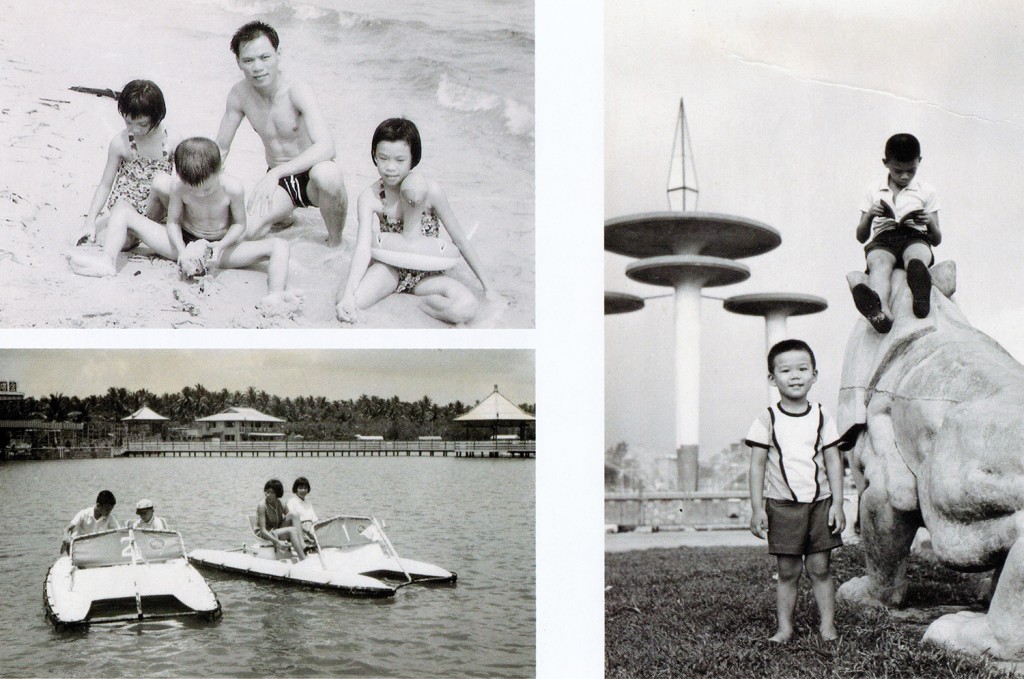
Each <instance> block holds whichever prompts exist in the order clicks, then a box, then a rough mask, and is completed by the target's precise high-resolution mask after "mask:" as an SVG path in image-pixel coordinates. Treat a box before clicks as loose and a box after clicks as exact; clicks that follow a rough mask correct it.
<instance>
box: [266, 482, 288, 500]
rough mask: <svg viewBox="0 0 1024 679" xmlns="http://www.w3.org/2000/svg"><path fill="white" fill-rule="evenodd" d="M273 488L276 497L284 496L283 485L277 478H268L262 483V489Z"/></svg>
mask: <svg viewBox="0 0 1024 679" xmlns="http://www.w3.org/2000/svg"><path fill="white" fill-rule="evenodd" d="M268 490H273V491H274V495H276V496H277V497H278V498H282V497H284V485H283V484H282V483H281V482H280V481H278V480H277V479H270V480H269V481H267V482H266V483H264V484H263V491H264V492H266V491H268Z"/></svg>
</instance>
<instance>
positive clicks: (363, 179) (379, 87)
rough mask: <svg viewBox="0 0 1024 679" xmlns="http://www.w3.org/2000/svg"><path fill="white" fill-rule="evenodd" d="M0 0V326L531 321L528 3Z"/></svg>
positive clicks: (511, 324)
mask: <svg viewBox="0 0 1024 679" xmlns="http://www.w3.org/2000/svg"><path fill="white" fill-rule="evenodd" d="M0 10H2V11H3V14H4V26H5V28H7V30H6V31H5V32H4V36H3V37H2V38H0V58H2V61H3V68H2V69H0V92H2V93H3V96H2V97H0V98H2V100H3V107H2V110H0V148H2V149H3V158H4V161H3V164H2V166H0V230H2V232H3V234H4V238H3V244H2V245H0V286H2V288H3V289H4V295H3V297H2V298H0V327H3V328H352V327H355V328H447V327H469V328H532V327H534V325H535V266H534V262H535V247H534V235H535V201H534V193H535V191H534V190H535V182H534V156H535V154H534V144H535V135H534V129H535V124H534V108H535V106H534V9H533V4H532V3H530V2H526V1H524V0H495V2H489V3H486V4H484V5H481V4H479V3H472V2H468V1H464V0H456V1H455V2H445V3H428V2H414V3H401V4H396V5H381V4H380V3H373V2H367V1H365V0H345V1H343V2H333V1H327V0H308V1H306V2H289V3H284V2H277V1H275V0H187V1H186V2H173V3H172V2H155V3H151V4H148V5H147V6H146V9H145V11H144V12H140V11H139V8H137V7H134V6H132V5H131V4H130V3H124V2H119V1H115V2H104V3H98V4H92V5H90V6H89V7H88V8H87V9H81V10H79V11H75V12H68V11H66V9H65V8H64V6H63V5H62V4H61V3H58V2H56V1H55V0H43V2H42V3H41V4H40V3H23V2H16V1H7V0H0ZM43 17H45V19H43ZM254 21H258V22H261V24H262V25H266V26H269V27H271V28H272V29H273V31H274V37H271V35H270V34H269V33H267V32H266V31H263V30H262V29H257V30H256V32H255V33H253V32H251V31H250V33H249V34H247V35H246V36H243V39H242V40H241V42H240V43H237V44H235V46H234V48H233V47H232V37H233V36H234V35H235V34H236V31H238V30H239V29H240V28H241V27H243V26H244V25H246V24H249V23H250V22H254ZM274 43H277V44H274ZM239 48H241V49H239ZM138 81H144V82H148V83H151V84H153V85H155V86H156V87H157V88H158V92H159V96H160V98H162V101H163V103H164V104H165V108H166V116H165V117H163V118H162V120H160V118H161V116H160V115H157V114H156V113H154V111H155V110H156V109H155V108H154V106H155V105H154V103H153V102H154V101H155V99H156V98H157V95H155V94H153V93H152V92H151V91H144V92H142V93H141V94H140V93H138V92H136V90H135V89H134V86H133V87H131V88H130V87H128V86H129V84H130V83H135V82H138ZM147 92H148V93H147ZM122 93H125V96H124V97H123V98H121V99H119V96H120V95H121V94H122ZM129 95H130V96H129ZM124 100H128V101H124ZM125 106H127V107H128V108H124V107H125ZM125 111H126V112H127V113H125ZM394 119H399V120H405V121H409V122H411V123H413V126H414V128H415V133H416V139H417V141H416V142H415V143H414V142H413V141H411V137H410V136H409V134H410V133H409V132H408V131H407V130H406V131H402V130H398V131H397V132H396V131H394V130H391V131H390V132H388V131H385V132H384V133H383V136H382V137H379V140H378V141H374V140H375V139H378V138H377V137H375V133H376V132H377V131H378V128H379V127H380V126H381V124H382V123H383V122H385V121H388V120H394ZM190 138H204V139H209V140H212V141H214V142H216V146H217V147H218V148H209V149H207V151H204V152H200V151H197V150H194V149H192V150H188V151H187V152H186V151H184V150H183V154H184V155H183V156H182V157H181V158H178V161H179V162H178V164H177V166H175V168H174V169H172V168H171V164H172V163H173V161H174V160H175V154H174V151H176V150H177V149H178V148H179V144H178V142H179V141H180V140H185V139H190ZM378 142H379V143H378ZM414 147H415V148H414ZM190 148H191V147H190ZM310 149H312V150H310ZM218 152H219V154H218ZM203 153H205V154H206V155H203ZM303 154H305V155H303ZM318 154H319V155H318ZM218 155H219V157H218ZM314 156H315V157H314ZM204 158H205V159H206V160H204V161H203V162H205V163H206V164H207V165H208V166H209V167H207V168H206V169H205V170H203V171H202V172H200V173H199V174H195V173H193V174H191V175H188V172H190V171H189V170H188V169H187V168H188V167H191V165H192V164H193V163H195V162H198V161H199V160H202V159H204ZM311 159H312V160H311ZM123 165H128V166H131V167H135V166H136V165H142V166H145V167H148V168H149V170H148V172H149V175H148V176H150V177H152V176H153V174H154V170H153V169H152V168H153V167H154V165H155V166H156V170H155V172H156V175H157V176H161V173H163V175H166V176H164V177H163V179H145V178H143V179H139V178H138V177H134V178H132V176H130V177H129V178H128V179H125V180H124V181H125V182H127V183H128V185H129V186H128V189H129V190H125V188H124V186H122V183H121V182H122V178H121V174H123V173H124V170H122V166H123ZM392 165H394V166H395V167H397V168H398V169H397V170H394V169H392ZM182 168H186V174H184V175H183V174H181V171H182ZM108 169H109V175H108ZM129 169H130V168H129ZM278 169H280V170H281V172H278ZM115 170H116V171H117V172H118V173H121V174H118V175H117V176H116V177H113V179H111V177H112V176H113V174H114V172H115ZM293 170H294V171H293ZM300 170H308V171H309V175H308V176H306V177H303V176H302V172H301V171H300ZM278 174H280V175H281V176H280V177H278V176H277V175H278ZM129 175H131V173H130V172H129ZM186 175H188V176H186ZM406 177H409V178H410V179H411V180H410V181H409V182H408V183H407V184H403V183H402V182H404V179H405V178H406ZM412 180H415V182H414V181H412ZM104 182H106V185H104ZM133 182H134V184H133ZM164 182H166V183H164ZM414 183H415V184H416V186H414ZM111 184H112V188H111V189H110V190H109V191H107V190H106V186H110V185H111ZM140 184H141V185H143V187H144V190H143V192H142V194H141V195H131V194H132V191H133V190H134V189H133V188H132V187H133V186H138V185H140ZM150 185H151V186H152V187H155V188H153V190H152V191H150V192H149V194H147V193H146V190H147V189H145V187H148V186H150ZM204 192H205V193H204ZM108 193H109V195H107V194H108ZM99 194H104V195H99ZM161 199H162V200H163V204H158V205H157V207H156V208H155V209H156V210H157V212H156V213H149V212H148V210H149V209H150V207H151V206H150V204H149V202H148V201H150V200H156V201H157V203H159V202H160V200H161ZM275 201H277V202H275ZM281 201H284V202H281ZM289 201H290V202H289ZM243 202H244V203H245V205H246V209H245V210H244V213H245V219H244V221H245V222H246V224H244V225H241V224H239V221H240V214H241V212H243V211H240V210H239V206H240V205H242V204H243ZM126 203H128V204H131V205H132V206H134V207H129V208H126V209H127V210H128V212H126V213H125V215H122V216H119V217H118V218H116V219H112V217H115V213H116V212H117V211H118V210H117V208H118V207H119V206H120V207H124V205H125V204H126ZM360 206H363V207H360ZM128 215H131V217H129V216H128ZM144 218H151V219H150V221H148V222H147V221H146V219H144ZM445 222H447V223H445ZM108 223H109V224H111V225H113V228H108ZM140 224H141V226H140ZM172 224H173V226H172ZM403 224H404V226H403ZM165 225H166V226H165ZM417 227H419V228H417ZM178 230H180V231H181V232H182V233H181V235H182V237H183V238H184V240H181V238H178V239H177V240H176V238H175V235H174V234H175V233H176V232H177V231H178ZM111 234H113V235H111ZM360 234H362V235H360ZM108 236H109V237H110V238H109V241H108ZM140 241H141V242H140ZM221 241H223V243H221ZM204 242H205V243H204ZM191 243H198V245H191ZM186 247H187V248H188V252H187V253H186V252H185V249H186ZM396 252H397V253H398V254H397V255H396V254H395V253H396ZM385 260H386V261H385ZM353 268H354V269H355V272H354V273H353Z"/></svg>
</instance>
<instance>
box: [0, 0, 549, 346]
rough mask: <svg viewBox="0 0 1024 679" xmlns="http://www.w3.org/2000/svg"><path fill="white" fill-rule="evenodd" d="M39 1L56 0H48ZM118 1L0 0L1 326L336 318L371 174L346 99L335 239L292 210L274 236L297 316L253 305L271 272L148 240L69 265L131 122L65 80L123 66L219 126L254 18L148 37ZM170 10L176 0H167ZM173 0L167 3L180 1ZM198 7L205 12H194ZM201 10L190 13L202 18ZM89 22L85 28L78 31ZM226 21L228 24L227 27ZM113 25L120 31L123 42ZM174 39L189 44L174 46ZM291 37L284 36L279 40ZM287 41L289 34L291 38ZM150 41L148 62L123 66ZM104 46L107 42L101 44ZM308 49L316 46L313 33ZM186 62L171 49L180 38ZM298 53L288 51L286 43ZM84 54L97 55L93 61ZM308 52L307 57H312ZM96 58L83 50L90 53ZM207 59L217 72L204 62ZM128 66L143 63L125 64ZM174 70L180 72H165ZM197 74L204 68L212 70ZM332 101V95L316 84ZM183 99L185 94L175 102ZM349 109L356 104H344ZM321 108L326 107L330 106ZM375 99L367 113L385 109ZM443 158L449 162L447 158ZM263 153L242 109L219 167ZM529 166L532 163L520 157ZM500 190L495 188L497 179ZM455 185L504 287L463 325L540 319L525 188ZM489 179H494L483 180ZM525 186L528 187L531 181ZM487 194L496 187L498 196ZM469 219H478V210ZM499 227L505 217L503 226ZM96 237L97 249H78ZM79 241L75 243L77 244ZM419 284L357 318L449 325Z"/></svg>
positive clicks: (207, 127) (184, 114) (254, 171)
mask: <svg viewBox="0 0 1024 679" xmlns="http://www.w3.org/2000/svg"><path fill="white" fill-rule="evenodd" d="M42 4H43V5H48V4H53V7H54V8H57V7H58V4H57V3H52V2H51V0H46V1H44V2H43V3H42ZM121 4H122V3H113V4H111V6H110V7H107V6H106V3H104V6H103V7H102V8H96V9H94V8H92V7H90V10H89V17H88V18H86V19H78V18H71V17H67V16H64V17H62V18H59V17H58V18H55V19H54V20H53V21H50V19H49V18H48V19H47V20H46V21H45V22H44V21H42V20H41V19H40V17H42V16H47V17H50V16H54V17H57V16H58V15H59V14H60V13H59V12H54V13H49V12H47V11H46V10H45V8H42V9H41V8H40V7H39V6H38V5H36V4H29V3H22V2H15V1H13V0H0V11H2V12H3V15H4V26H5V28H6V29H7V30H5V31H4V36H3V37H0V55H2V56H0V61H2V67H0V102H3V104H2V110H0V149H2V151H0V154H2V156H3V162H2V165H0V233H2V234H3V238H2V241H0V288H2V289H3V291H4V292H3V295H2V296H0V326H2V327H7V328H31V327H61V328H189V327H197V328H267V327H275V328H302V327H305V328H332V327H338V328H341V327H352V326H343V325H342V324H341V323H340V322H338V321H337V320H336V317H335V312H334V304H335V294H336V290H337V287H338V286H339V284H341V283H342V282H343V280H344V276H345V275H346V274H347V271H348V265H349V259H350V257H351V251H352V248H353V245H354V239H355V231H356V225H355V200H356V197H357V196H358V194H359V191H361V190H362V188H363V187H365V186H366V185H367V184H368V183H370V182H371V181H373V179H374V178H375V174H374V173H373V170H374V168H373V166H372V164H371V163H370V160H369V154H368V153H367V152H366V150H365V148H364V147H367V146H368V143H369V136H368V134H369V131H372V128H370V130H369V131H366V130H364V129H363V128H365V127H366V126H367V125H368V124H369V123H368V122H366V121H362V120H360V121H359V129H358V130H356V131H351V130H348V129H339V128H344V126H343V125H342V124H341V123H340V122H339V121H341V120H348V119H349V116H347V115H345V113H344V112H339V113H337V115H334V112H333V111H326V114H327V115H328V117H329V118H331V127H332V130H333V132H334V134H335V137H336V146H337V150H338V161H339V163H340V164H341V165H342V167H343V170H344V171H345V176H346V186H347V189H348V192H349V199H350V209H349V218H348V224H347V226H346V229H345V233H344V242H343V246H342V247H341V248H328V247H327V246H326V243H325V237H326V230H325V227H324V225H323V222H322V220H321V217H320V214H319V211H318V210H311V209H306V210H297V211H296V213H295V223H294V225H293V226H292V227H290V228H288V229H285V230H283V231H280V232H279V233H277V234H276V235H278V236H279V237H281V238H284V239H286V240H288V241H289V242H290V244H291V262H290V267H289V283H288V287H289V289H297V290H301V291H303V293H304V303H303V305H302V308H301V310H300V311H299V312H298V313H297V314H293V315H290V316H274V315H267V314H264V313H262V312H261V311H260V310H258V309H257V302H258V301H259V299H260V298H261V297H262V296H264V295H265V294H266V274H265V270H259V269H255V270H226V271H219V272H217V273H215V274H214V275H212V276H208V277H206V279H205V281H204V282H203V284H202V285H199V284H198V283H196V282H194V281H187V280H183V279H182V278H181V276H180V275H179V273H178V270H177V267H176V265H175V264H174V263H173V262H170V261H168V260H164V259H161V258H159V257H155V256H152V255H149V254H147V251H146V249H145V248H144V247H143V248H139V249H137V250H135V251H132V252H131V253H122V255H121V257H120V258H119V260H118V269H119V271H118V274H117V276H116V277H112V278H103V279H94V278H86V277H81V276H77V275H75V274H73V273H72V271H71V269H70V268H69V266H68V263H67V257H68V255H69V254H70V253H72V252H73V251H74V250H75V247H74V240H75V237H76V235H77V232H78V230H79V228H80V226H81V223H82V219H83V217H84V214H85V211H86V210H87V208H88V205H89V202H90V200H91V197H92V193H93V191H94V189H95V187H96V184H97V183H98V181H99V178H100V171H101V170H102V167H103V163H104V160H105V154H106V147H107V144H108V143H109V141H110V138H111V136H112V135H113V134H114V133H116V132H117V131H119V130H120V129H122V127H123V126H122V124H121V120H120V117H119V115H118V114H117V110H116V104H115V103H114V101H113V100H112V99H109V98H101V97H95V96H91V95H86V94H80V93H76V92H71V91H69V90H68V88H69V87H71V86H74V85H84V86H90V87H111V88H114V89H119V88H120V87H121V86H122V85H123V83H124V82H125V81H127V79H131V78H132V77H148V78H152V79H154V80H157V81H158V84H160V85H161V87H162V88H163V90H164V93H165V96H166V98H167V100H168V125H169V126H171V127H172V128H174V129H176V130H178V131H180V132H181V133H182V134H183V135H184V136H188V135H192V134H205V135H206V136H212V135H213V133H214V132H215V129H216V124H217V121H218V120H219V116H220V113H221V111H222V110H223V105H224V97H225V95H226V92H227V87H228V86H229V85H230V83H231V82H233V81H234V80H236V79H237V77H238V76H239V73H238V71H237V68H236V67H235V64H234V60H233V57H232V55H231V53H230V52H229V51H228V50H227V42H228V40H229V38H230V33H231V31H232V30H233V29H232V28H231V27H232V26H235V25H241V23H244V21H246V20H248V19H249V18H250V17H247V16H245V15H242V14H238V15H236V16H228V17H226V18H225V17H222V16H220V15H216V14H213V12H214V10H198V13H199V14H202V12H203V11H209V12H211V14H210V17H209V18H208V21H209V22H210V23H213V24H214V25H212V26H204V28H205V29H206V30H208V31H209V32H217V33H218V35H216V36H213V37H210V36H209V35H205V34H201V35H200V37H198V38H197V37H195V36H194V35H192V34H191V33H188V34H186V36H184V37H182V36H179V33H181V31H180V30H179V31H177V32H176V30H175V29H174V28H172V27H169V26H168V25H166V24H164V25H155V26H153V27H152V29H151V33H149V34H148V35H139V34H132V33H131V32H130V31H126V30H124V27H125V26H128V25H134V22H128V21H127V17H125V23H124V24H119V16H121V15H120V14H119V13H118V12H119V11H121V10H123V8H124V7H126V6H127V5H123V6H122V7H121V9H118V8H117V7H116V6H117V5H121ZM168 7H169V6H168ZM171 11H172V10H171V9H168V8H167V7H165V8H163V12H165V13H166V12H171ZM204 18H205V17H201V16H199V17H196V21H197V22H199V23H201V22H202V21H203V19H204ZM199 23H197V25H199ZM83 26H86V27H87V30H85V29H83ZM219 33H223V35H220V34H219ZM117 36H127V37H125V38H124V39H123V40H121V41H120V42H118V37H117ZM179 37H180V39H181V41H182V44H181V45H178V46H176V45H174V44H173V43H174V41H175V40H178V39H179ZM288 37H290V36H287V35H285V36H283V37H282V43H283V44H282V47H284V41H285V40H286V39H287V38H288ZM292 39H293V41H294V38H292ZM161 41H162V43H163V46H161V47H160V48H159V49H154V53H153V57H152V58H153V62H152V63H146V64H136V65H135V66H134V67H133V66H132V65H126V64H125V61H126V60H127V61H129V62H131V61H132V60H135V61H138V60H139V59H140V55H146V54H147V51H146V45H147V43H150V44H154V45H155V44H157V43H160V42H161ZM108 47H109V51H104V50H105V49H107V48H108ZM305 48H306V49H312V48H311V47H310V46H309V45H305ZM179 50H181V51H183V54H184V56H181V60H180V61H178V62H175V61H174V57H175V56H176V55H177V53H178V51H179ZM294 51H296V50H294V49H293V52H294ZM87 57H88V58H87ZM303 58H305V55H303ZM83 61H87V62H88V63H83ZM210 62H214V65H215V68H214V67H211V68H209V69H207V70H209V73H207V70H204V67H205V65H206V64H208V63H210ZM129 73H132V74H135V75H128V74H129ZM172 73H174V74H176V76H179V77H177V78H176V79H175V78H171V77H169V74H172ZM200 74H207V75H208V76H209V77H208V78H203V77H201V76H200ZM321 100H323V97H321ZM183 101H188V102H189V103H188V106H185V105H183V104H182V102H183ZM350 105H351V106H352V107H354V108H356V107H358V106H359V101H358V100H357V101H354V102H352V103H351V104H350ZM325 109H326V106H325ZM379 115H380V114H378V113H376V112H372V111H371V112H368V113H366V114H365V117H366V119H367V121H368V120H370V119H371V118H372V116H379ZM425 148H426V149H427V150H426V151H425V163H424V165H427V163H426V156H427V151H429V152H430V153H433V154H434V156H435V158H436V157H437V155H438V154H442V153H444V152H445V151H446V149H447V148H449V147H448V146H446V145H445V144H443V143H439V142H438V143H434V144H432V145H431V146H429V147H428V146H427V140H426V139H425ZM443 160H444V161H445V162H436V163H435V164H434V167H447V166H449V165H453V164H456V163H457V162H458V161H457V159H447V158H445V159H443ZM264 166H265V163H264V160H263V157H262V148H261V146H260V144H259V141H258V139H257V138H256V137H255V135H254V134H253V133H252V131H251V129H249V128H248V123H246V122H243V124H242V129H241V130H240V132H239V135H238V136H237V137H236V141H235V145H234V146H233V148H232V153H231V155H230V157H229V159H228V163H227V166H226V171H228V172H230V173H232V174H236V176H239V177H240V178H241V179H242V180H243V182H244V183H245V185H246V188H247V189H248V188H250V187H251V186H252V185H253V183H254V182H255V180H256V179H257V178H258V177H259V175H260V173H261V172H262V169H263V167H264ZM526 171H527V172H529V173H532V167H530V168H526ZM495 181H496V185H495V186H494V187H493V193H494V194H496V193H497V192H499V191H500V190H501V189H502V185H501V178H496V179H495ZM449 187H450V183H448V182H446V188H448V193H449V199H450V200H451V202H452V204H453V207H454V209H455V210H456V212H457V213H460V214H465V217H462V219H463V221H464V226H473V224H474V223H476V222H479V223H480V224H481V226H480V228H478V229H477V233H476V235H475V236H474V239H473V243H474V246H475V247H476V249H477V251H478V253H479V255H480V257H481V259H482V260H483V261H484V263H485V266H486V267H487V270H488V274H489V275H490V278H491V280H492V283H493V286H494V288H495V289H496V291H497V293H498V295H497V299H496V300H495V301H492V302H487V303H485V304H484V305H483V306H482V307H481V310H480V312H479V314H478V316H477V318H476V319H474V321H473V322H472V323H471V324H470V327H518V328H527V327H532V326H533V324H534V303H533V302H534V290H533V284H534V276H533V236H534V220H533V210H532V200H531V201H530V203H529V204H524V203H523V202H522V201H520V203H519V204H518V205H516V208H518V209H516V210H515V212H518V213H519V214H512V215H509V214H499V211H500V212H503V213H507V212H508V207H507V206H505V205H499V204H497V202H496V201H495V200H494V199H493V198H492V197H489V196H488V195H483V194H484V192H483V191H477V192H476V193H477V194H481V197H480V198H479V200H478V202H476V203H468V201H467V199H465V198H464V196H467V195H469V190H467V191H465V192H460V191H458V190H457V189H456V188H454V187H451V188H449ZM488 188H490V187H488ZM530 192H531V193H532V186H531V187H530ZM492 195H493V194H492ZM470 217H472V218H470ZM499 227H500V228H499ZM84 247H86V248H93V249H97V251H98V246H84ZM79 249H81V248H79ZM451 275H452V276H454V277H455V278H457V279H459V280H461V281H462V282H464V283H465V284H466V285H467V286H469V287H470V289H472V290H474V291H475V292H476V293H477V294H478V297H480V298H481V299H482V292H481V290H480V286H479V283H478V282H477V281H476V279H475V277H474V276H473V274H472V272H471V271H470V269H469V267H468V266H467V265H466V264H465V262H462V263H460V264H458V265H457V266H456V267H455V268H454V269H452V270H451ZM419 304H420V302H419V301H418V300H417V299H416V298H415V297H414V296H413V295H392V296H390V297H389V298H387V299H386V300H384V301H383V302H382V303H380V304H378V305H377V306H376V307H374V308H372V309H370V310H367V311H366V312H365V314H364V318H363V322H362V323H361V324H359V325H358V326H356V327H372V328H432V327H445V326H444V324H442V323H440V322H438V321H435V320H433V319H432V318H430V317H428V316H427V315H426V314H424V313H423V312H421V311H420V310H419V309H418V308H417V307H418V305H419Z"/></svg>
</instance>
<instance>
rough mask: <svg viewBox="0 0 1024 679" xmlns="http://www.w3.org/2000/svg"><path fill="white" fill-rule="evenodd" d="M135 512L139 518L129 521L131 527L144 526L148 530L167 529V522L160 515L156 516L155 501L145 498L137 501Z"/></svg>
mask: <svg viewBox="0 0 1024 679" xmlns="http://www.w3.org/2000/svg"><path fill="white" fill-rule="evenodd" d="M135 513H136V514H138V515H139V518H137V519H132V520H131V522H129V527H130V528H143V529H148V530H167V522H166V521H164V520H163V519H161V518H160V517H159V516H154V514H155V510H154V509H153V501H152V500H147V499H145V498H143V499H141V500H139V501H138V502H136V503H135Z"/></svg>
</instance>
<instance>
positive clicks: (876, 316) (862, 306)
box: [851, 283, 892, 335]
mask: <svg viewBox="0 0 1024 679" xmlns="http://www.w3.org/2000/svg"><path fill="white" fill-rule="evenodd" d="M851 292H852V293H853V303H854V305H855V306H856V307H857V311H859V312H860V313H861V315H863V316H864V318H866V319H868V323H870V324H871V327H872V328H874V329H875V331H876V332H879V333H881V334H883V335H884V334H885V333H887V332H889V331H890V330H892V319H891V318H889V317H888V316H886V315H885V312H883V311H882V300H881V298H879V296H878V293H877V292H875V291H874V290H872V289H871V288H870V287H868V286H867V284H865V283H858V284H857V285H855V286H853V289H852V290H851Z"/></svg>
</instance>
